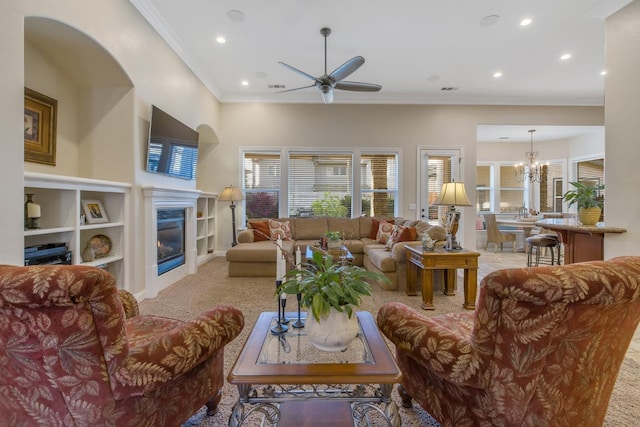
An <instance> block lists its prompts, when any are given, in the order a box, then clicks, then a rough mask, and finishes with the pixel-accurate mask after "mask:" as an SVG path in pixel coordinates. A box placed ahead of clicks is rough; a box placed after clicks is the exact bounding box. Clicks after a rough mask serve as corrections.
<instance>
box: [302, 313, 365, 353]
mask: <svg viewBox="0 0 640 427" xmlns="http://www.w3.org/2000/svg"><path fill="white" fill-rule="evenodd" d="M305 330H306V333H307V336H308V337H309V340H310V341H311V343H312V344H313V346H314V347H315V348H317V349H318V350H322V351H342V350H344V349H346V348H347V346H348V345H349V344H350V343H351V341H353V340H354V339H355V338H356V337H357V336H358V317H357V316H356V313H355V312H353V313H352V314H351V317H349V314H348V313H347V312H346V310H345V311H338V310H336V309H335V308H333V307H331V310H330V312H329V314H325V315H322V317H320V321H317V320H316V318H315V317H314V316H313V313H312V312H311V310H309V312H308V313H307V320H306V323H305Z"/></svg>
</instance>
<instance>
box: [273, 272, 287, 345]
mask: <svg viewBox="0 0 640 427" xmlns="http://www.w3.org/2000/svg"><path fill="white" fill-rule="evenodd" d="M280 285H282V280H276V290H277V289H280ZM281 300H282V298H281V297H280V295H278V302H277V304H278V323H276V324H275V325H273V326H272V327H271V333H272V334H273V335H280V334H284V333H285V332H287V331H288V330H289V327H288V326H287V325H285V324H284V323H285V322H284V320H287V319H286V318H285V317H284V307H285V306H286V304H287V300H286V299H285V300H284V304H283V303H282V302H281ZM288 322H289V321H288V320H287V323H288Z"/></svg>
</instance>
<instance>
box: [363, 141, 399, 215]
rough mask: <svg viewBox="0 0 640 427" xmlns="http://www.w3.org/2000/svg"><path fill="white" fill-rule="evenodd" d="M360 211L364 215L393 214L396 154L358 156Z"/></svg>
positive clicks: (396, 169) (394, 205)
mask: <svg viewBox="0 0 640 427" xmlns="http://www.w3.org/2000/svg"><path fill="white" fill-rule="evenodd" d="M360 186H361V192H362V200H361V206H360V207H361V212H362V214H363V215H366V216H394V215H395V212H396V204H397V199H398V156H397V154H395V153H390V154H373V153H372V154H367V153H363V154H362V155H361V156H360Z"/></svg>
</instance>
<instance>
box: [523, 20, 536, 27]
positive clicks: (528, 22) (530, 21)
mask: <svg viewBox="0 0 640 427" xmlns="http://www.w3.org/2000/svg"><path fill="white" fill-rule="evenodd" d="M532 22H533V21H532V20H531V18H524V19H523V20H522V21H520V26H521V27H526V26H527V25H529V24H531V23H532Z"/></svg>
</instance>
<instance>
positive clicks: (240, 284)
mask: <svg viewBox="0 0 640 427" xmlns="http://www.w3.org/2000/svg"><path fill="white" fill-rule="evenodd" d="M480 252H481V253H482V255H481V256H480V258H479V274H478V276H479V280H480V279H481V278H482V277H483V276H484V275H485V274H487V273H488V272H491V271H493V270H496V269H499V268H508V267H520V266H524V265H525V264H526V258H525V255H524V254H522V253H518V254H513V253H509V252H503V253H497V254H494V253H492V252H484V251H480ZM461 279H462V276H461V273H460V274H459V277H458V287H459V290H458V292H457V295H456V296H449V297H447V296H445V295H443V294H442V293H440V292H435V293H434V305H435V307H436V308H435V310H433V311H428V312H427V311H423V310H421V309H420V302H421V298H420V296H414V297H409V296H407V295H405V294H404V292H399V291H385V290H383V289H381V288H375V289H374V293H373V295H372V296H371V297H366V298H365V299H364V301H363V304H362V306H361V309H362V310H368V311H370V312H371V313H372V314H374V316H375V313H377V308H378V307H379V306H380V305H381V304H382V303H384V302H387V301H400V302H403V303H405V304H407V305H410V306H412V307H415V308H416V309H418V310H421V311H423V313H425V314H427V315H431V316H433V315H439V314H444V313H450V312H455V311H462V310H463V308H462V302H463V297H462V291H461V290H460V284H461V283H462V280H461ZM274 290H275V283H274V280H273V279H270V278H238V277H233V278H232V277H228V275H227V262H226V260H225V259H224V258H215V259H213V260H212V261H210V262H208V263H206V264H203V265H202V266H200V268H199V269H198V272H197V274H193V275H190V276H188V277H186V278H184V279H182V280H181V281H179V282H177V283H176V284H174V285H172V286H170V287H169V288H167V289H165V290H164V291H162V292H161V293H160V294H159V295H158V297H156V298H154V299H148V300H144V301H142V302H141V303H140V311H141V312H142V313H143V314H155V315H159V316H165V317H171V318H176V319H182V320H187V319H190V318H193V317H194V316H196V315H197V314H198V313H200V312H202V311H204V310H206V309H207V308H210V307H212V306H214V305H216V304H220V303H227V304H233V305H235V306H236V307H238V308H240V309H241V310H242V312H243V314H244V316H245V328H244V330H243V331H242V333H241V334H240V336H239V337H238V338H236V339H235V340H234V341H233V342H231V343H230V344H229V345H227V347H226V349H225V377H226V375H227V374H228V373H229V370H230V369H231V366H232V365H233V363H234V362H235V359H236V357H237V355H238V353H239V352H240V349H241V348H242V345H243V344H244V342H245V340H246V339H247V337H248V335H249V332H250V331H251V328H252V327H253V325H254V323H255V321H256V319H257V318H258V315H259V314H260V313H261V312H263V311H276V305H275V297H274V295H273V294H274ZM289 310H291V311H293V310H295V307H291V306H289V307H287V311H289ZM237 398H238V392H237V390H236V388H235V386H232V385H230V384H228V383H225V386H224V388H223V398H222V402H221V405H220V410H219V411H218V413H217V414H216V415H215V416H213V417H207V416H206V415H205V411H204V408H203V409H201V410H200V411H199V412H198V413H196V414H195V415H194V416H193V417H191V419H189V420H188V421H187V422H186V423H185V424H184V425H183V427H214V426H215V427H217V426H225V425H227V423H228V419H229V415H230V413H231V408H232V406H233V404H234V403H235V401H236V399H237ZM393 398H394V399H395V400H396V402H397V403H398V406H399V408H400V415H401V417H402V425H403V426H407V427H412V426H438V425H439V424H438V423H437V422H436V421H435V420H433V418H431V417H430V416H429V414H427V413H426V412H425V411H424V410H423V409H422V408H420V407H419V406H418V405H417V404H415V403H414V405H413V408H410V409H405V408H402V407H401V406H400V399H399V397H398V394H397V391H396V390H395V388H394V392H393ZM638 418H640V366H639V365H638V364H637V363H636V362H634V361H633V360H631V359H629V358H626V359H625V361H624V363H623V364H622V367H621V370H620V374H619V375H618V381H617V383H616V386H615V389H614V391H613V395H612V397H611V402H610V405H609V411H608V412H607V417H606V420H605V426H611V427H614V426H615V427H618V426H628V425H637V422H638ZM250 425H254V424H250ZM255 425H257V424H255Z"/></svg>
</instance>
